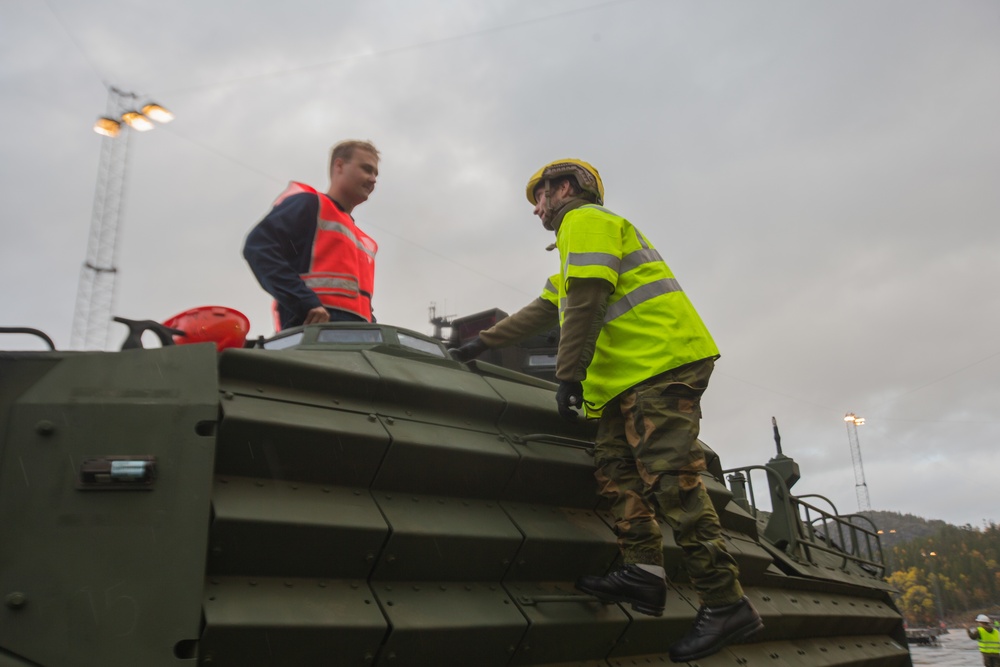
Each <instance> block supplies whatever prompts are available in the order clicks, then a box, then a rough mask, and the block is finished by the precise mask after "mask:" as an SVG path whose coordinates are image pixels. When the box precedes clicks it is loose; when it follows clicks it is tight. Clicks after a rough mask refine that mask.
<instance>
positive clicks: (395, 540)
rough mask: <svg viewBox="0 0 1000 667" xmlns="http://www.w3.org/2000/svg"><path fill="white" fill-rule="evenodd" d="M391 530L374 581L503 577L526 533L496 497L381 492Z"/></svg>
mask: <svg viewBox="0 0 1000 667" xmlns="http://www.w3.org/2000/svg"><path fill="white" fill-rule="evenodd" d="M374 497H375V501H376V502H377V503H378V505H379V508H380V509H381V510H382V512H383V513H384V514H385V518H386V521H387V522H388V523H389V526H390V528H391V533H390V535H389V539H388V541H387V543H386V545H385V549H383V551H382V554H381V556H380V557H379V560H378V562H377V563H376V566H375V571H374V573H373V574H372V581H373V582H374V581H386V580H388V581H398V580H418V581H419V580H447V579H451V580H455V581H476V580H481V581H499V580H500V578H501V577H503V574H504V572H506V571H507V569H508V567H510V563H511V561H512V560H513V558H514V554H515V553H516V552H517V549H518V547H519V546H520V544H521V539H522V538H521V533H520V532H518V530H517V528H515V527H514V525H513V524H512V523H511V521H510V519H509V518H508V517H507V515H506V514H505V513H504V511H503V510H502V509H501V508H500V506H499V504H498V503H496V502H490V501H485V500H472V499H458V498H440V497H432V496H418V495H414V494H400V493H388V492H379V493H376V494H374Z"/></svg>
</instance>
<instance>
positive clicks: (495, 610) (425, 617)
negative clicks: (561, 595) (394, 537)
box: [372, 582, 527, 667]
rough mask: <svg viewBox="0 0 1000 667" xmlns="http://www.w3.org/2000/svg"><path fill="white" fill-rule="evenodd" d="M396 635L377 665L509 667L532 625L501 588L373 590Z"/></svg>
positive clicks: (423, 585) (404, 585) (426, 585)
mask: <svg viewBox="0 0 1000 667" xmlns="http://www.w3.org/2000/svg"><path fill="white" fill-rule="evenodd" d="M372 590H373V591H374V592H375V595H376V596H378V599H379V603H380V604H381V605H382V609H383V611H384V612H385V614H386V616H387V617H388V619H389V624H390V626H391V627H392V631H391V632H390V634H389V638H388V639H387V640H386V642H385V645H384V646H383V648H382V652H381V653H380V654H379V656H378V659H377V664H379V665H391V666H392V667H396V666H397V665H399V666H404V665H406V666H408V665H416V666H417V667H426V666H428V665H475V666H476V667H489V666H490V665H497V666H499V665H506V664H507V663H508V660H509V659H510V657H511V656H512V655H513V654H514V651H515V650H516V649H517V646H518V644H519V643H520V641H521V637H522V636H523V635H524V632H525V629H526V627H527V623H526V621H525V619H524V616H522V615H521V612H519V611H518V608H517V605H515V604H514V603H513V602H512V601H511V599H510V598H509V597H508V595H507V593H506V592H505V591H504V589H503V588H502V587H500V586H498V585H496V584H482V583H472V582H469V583H464V584H456V583H453V582H444V583H434V582H416V583H414V582H398V583H392V584H378V585H373V586H372Z"/></svg>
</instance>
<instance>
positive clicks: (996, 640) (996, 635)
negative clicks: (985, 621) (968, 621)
mask: <svg viewBox="0 0 1000 667" xmlns="http://www.w3.org/2000/svg"><path fill="white" fill-rule="evenodd" d="M976 629H977V630H979V652H980V653H1000V632H998V631H997V629H996V628H991V629H986V628H984V627H982V626H979V627H978V628H976Z"/></svg>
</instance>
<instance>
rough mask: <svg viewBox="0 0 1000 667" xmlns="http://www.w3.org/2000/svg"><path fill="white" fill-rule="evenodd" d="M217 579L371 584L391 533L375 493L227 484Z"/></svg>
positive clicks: (215, 531) (217, 507)
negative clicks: (324, 579)
mask: <svg viewBox="0 0 1000 667" xmlns="http://www.w3.org/2000/svg"><path fill="white" fill-rule="evenodd" d="M212 503H213V509H214V511H215V517H214V520H213V522H212V530H211V537H210V541H209V547H210V548H209V566H208V568H209V572H210V573H212V574H228V575H256V576H288V577H329V578H338V579H364V578H366V577H367V576H368V574H369V573H370V571H371V568H372V564H373V563H374V559H375V556H376V555H377V554H378V553H379V551H380V549H381V548H382V544H383V542H384V541H385V538H386V535H387V534H388V532H389V531H388V527H387V526H386V524H385V520H384V519H383V518H382V514H381V512H379V510H378V507H377V506H376V505H375V502H374V501H373V500H372V497H371V495H370V494H369V493H368V490H367V489H349V488H344V487H331V486H321V485H317V484H305V483H302V482H284V481H270V480H260V479H246V478H239V477H233V478H229V477H225V478H219V479H218V480H217V481H216V484H215V489H214V492H213V498H212Z"/></svg>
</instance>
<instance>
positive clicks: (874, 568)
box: [0, 324, 911, 667]
mask: <svg viewBox="0 0 1000 667" xmlns="http://www.w3.org/2000/svg"><path fill="white" fill-rule="evenodd" d="M466 329H468V327H466ZM20 331H25V330H20ZM467 333H468V331H466V334H467ZM162 338H163V340H164V343H165V344H164V345H163V346H162V347H157V348H150V349H141V348H138V347H133V349H123V350H121V351H118V352H62V351H55V350H51V351H41V352H25V351H17V352H14V351H8V352H0V438H2V440H0V530H2V533H0V535H2V537H0V595H2V596H3V599H4V604H3V607H2V609H0V667H28V666H32V667H37V666H41V667H77V666H80V667H82V666H88V667H89V666H94V667H118V666H121V667H160V666H164V667H167V666H171V667H176V666H180V665H205V666H206V667H221V666H232V667H255V666H261V667H264V666H275V665H288V666H307V665H308V666H313V665H359V666H370V665H383V666H391V667H396V666H402V665H429V666H435V665H463V666H476V667H479V666H483V665H497V666H500V665H611V666H616V667H617V666H625V665H665V664H671V663H670V661H669V658H668V657H667V647H668V645H669V644H670V643H672V642H673V641H676V639H678V638H679V637H681V636H682V635H683V634H684V633H686V632H687V630H688V628H689V626H690V624H691V622H692V620H693V619H694V617H695V613H696V610H697V607H698V601H697V598H696V596H695V595H694V592H693V590H692V588H691V586H690V585H689V584H688V583H687V580H686V576H685V573H684V572H683V571H682V570H679V569H677V567H676V566H674V567H673V569H672V570H671V569H670V568H671V566H670V564H671V563H677V562H678V559H677V558H676V552H677V547H676V546H675V545H674V543H673V541H672V539H671V538H670V537H669V536H667V537H665V539H664V544H663V548H664V550H665V552H666V560H667V563H668V574H669V575H670V580H671V586H670V592H669V595H668V599H667V606H666V611H665V613H664V614H663V616H662V617H659V618H656V617H651V616H645V615H641V614H636V613H635V612H634V611H632V610H631V609H630V608H629V607H628V606H622V605H617V604H604V603H601V602H599V601H597V600H596V599H594V598H591V597H588V596H585V595H582V594H580V593H579V592H577V591H576V590H575V589H574V587H573V582H574V580H575V579H576V578H577V577H578V576H580V575H582V574H595V573H601V572H605V571H608V570H610V569H612V568H613V567H615V565H616V560H617V558H618V549H617V546H616V543H615V535H614V533H613V532H612V529H611V525H612V520H611V518H610V516H609V514H608V512H607V511H606V509H605V508H604V507H603V506H602V504H601V502H600V501H599V500H598V496H597V494H596V489H595V481H594V478H593V470H592V458H591V451H590V450H591V447H592V442H593V437H594V427H593V425H592V424H591V423H588V422H586V421H583V420H578V421H577V422H573V423H570V422H567V421H565V420H563V419H561V418H560V416H559V414H558V412H557V410H556V408H555V401H554V397H553V394H554V390H555V385H553V384H552V383H550V382H547V381H546V380H544V379H542V378H540V377H535V376H532V375H529V374H525V373H521V372H518V371H514V370H511V369H510V368H507V367H505V366H501V365H498V364H492V363H488V362H486V361H477V362H471V363H469V364H461V363H459V362H457V361H454V360H452V359H451V358H450V357H449V355H448V352H447V345H446V343H443V342H442V341H440V340H437V339H435V338H434V337H430V336H426V335H423V334H421V333H417V332H414V331H409V330H406V329H402V328H398V327H393V326H388V325H383V324H321V325H310V326H306V327H301V328H297V329H292V330H288V331H284V332H281V334H279V335H277V336H275V337H273V338H269V339H261V340H258V341H255V342H253V343H250V344H248V345H247V346H246V347H227V348H226V349H223V350H222V351H219V350H218V349H217V346H216V345H214V344H213V343H210V342H206V343H200V344H185V345H173V344H171V343H172V340H171V338H170V336H169V335H165V336H163V337H162ZM536 342H537V343H538V344H539V345H540V346H541V347H540V348H539V349H537V350H526V351H524V354H523V355H522V356H521V357H520V362H523V363H524V365H525V367H527V368H538V369H542V372H544V366H545V360H546V358H551V352H552V350H551V349H549V350H548V351H546V349H544V346H545V345H546V344H551V342H552V341H546V340H544V339H543V340H540V341H536ZM133 343H134V340H133ZM3 347H4V346H3V344H2V339H0V349H2V348H3ZM533 355H534V356H533ZM508 365H510V364H508ZM777 443H778V450H777V454H776V456H774V457H773V458H771V460H770V461H768V462H767V463H766V464H764V465H760V466H749V467H745V468H741V469H726V468H725V467H724V466H723V464H722V462H721V461H720V460H719V458H718V457H717V456H716V455H715V454H714V453H713V452H712V450H711V449H709V448H708V447H707V446H706V450H707V451H708V454H709V460H710V468H709V472H708V473H707V474H706V475H705V483H706V485H707V486H708V488H709V491H710V493H711V497H712V500H713V502H714V504H715V507H716V508H717V510H718V512H719V515H720V518H721V521H722V525H723V527H724V529H725V532H726V537H727V540H728V543H729V547H730V549H731V551H732V553H733V554H735V556H736V558H737V560H738V561H739V564H740V567H741V572H742V575H741V580H742V583H743V585H744V587H745V589H746V591H747V595H748V596H749V597H750V598H751V600H752V601H753V604H754V605H755V606H756V608H757V609H758V610H759V611H760V613H761V615H762V616H763V619H764V622H765V626H766V627H765V629H764V630H763V631H762V632H761V633H759V634H757V635H756V636H754V637H753V638H752V640H751V641H750V642H749V643H744V644H737V645H732V646H728V647H726V648H724V649H722V650H721V651H720V652H719V653H716V654H715V655H713V656H710V657H708V658H705V659H702V660H699V661H697V662H696V663H692V664H697V665H701V666H702V667H714V666H721V665H732V666H741V665H742V666H755V665H768V666H769V667H772V666H802V667H817V666H824V665H830V666H833V665H837V666H840V665H843V666H857V667H860V666H862V665H863V666H867V667H872V666H885V667H890V666H909V665H911V660H910V656H909V653H908V650H907V646H906V639H905V634H904V629H903V621H902V618H901V617H900V614H899V612H898V611H897V609H896V608H895V607H894V606H893V603H892V601H891V599H890V596H889V587H888V585H887V584H886V583H885V582H884V580H883V574H884V565H883V561H882V557H881V551H880V547H879V540H878V535H877V531H876V530H875V527H874V526H873V525H871V523H870V522H868V521H867V520H865V519H864V518H863V517H859V516H841V515H838V514H837V513H836V511H835V509H834V508H833V506H832V504H831V503H829V502H828V501H826V500H825V499H823V498H822V497H818V496H810V497H808V498H807V497H796V496H795V495H793V494H792V493H791V488H792V486H793V484H794V483H795V482H796V480H797V479H798V478H799V470H798V467H797V465H796V464H795V462H794V460H793V459H791V458H790V457H787V456H785V455H784V454H783V453H782V452H781V447H780V440H778V441H777Z"/></svg>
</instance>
